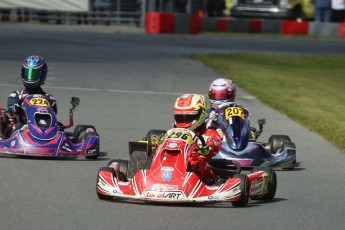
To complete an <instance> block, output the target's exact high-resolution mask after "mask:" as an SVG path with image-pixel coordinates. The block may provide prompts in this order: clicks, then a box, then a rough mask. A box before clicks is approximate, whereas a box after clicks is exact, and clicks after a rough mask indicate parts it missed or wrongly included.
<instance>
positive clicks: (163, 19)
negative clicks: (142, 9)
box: [145, 12, 175, 34]
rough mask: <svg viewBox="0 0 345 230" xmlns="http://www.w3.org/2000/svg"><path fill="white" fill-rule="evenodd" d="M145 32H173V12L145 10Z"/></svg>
mask: <svg viewBox="0 0 345 230" xmlns="http://www.w3.org/2000/svg"><path fill="white" fill-rule="evenodd" d="M145 32H146V33H153V34H158V33H174V32H175V14H172V13H159V12H147V13H146V14H145Z"/></svg>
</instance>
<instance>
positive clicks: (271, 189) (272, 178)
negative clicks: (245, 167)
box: [252, 167, 277, 201]
mask: <svg viewBox="0 0 345 230" xmlns="http://www.w3.org/2000/svg"><path fill="white" fill-rule="evenodd" d="M258 171H264V172H265V173H267V174H268V182H267V193H266V194H265V195H263V196H261V197H255V198H254V199H253V200H266V201H270V200H273V198H274V196H275V195H276V191H277V174H276V172H275V171H274V170H273V169H272V168H268V167H255V168H253V170H252V172H258Z"/></svg>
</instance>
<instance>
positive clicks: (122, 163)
mask: <svg viewBox="0 0 345 230" xmlns="http://www.w3.org/2000/svg"><path fill="white" fill-rule="evenodd" d="M113 163H119V170H118V173H117V172H116V170H115V169H114V168H113V167H111V164H113ZM107 166H108V168H111V169H113V170H114V175H115V177H116V178H117V179H119V180H121V181H128V179H127V178H128V161H127V160H121V159H116V160H110V161H109V163H108V165H107Z"/></svg>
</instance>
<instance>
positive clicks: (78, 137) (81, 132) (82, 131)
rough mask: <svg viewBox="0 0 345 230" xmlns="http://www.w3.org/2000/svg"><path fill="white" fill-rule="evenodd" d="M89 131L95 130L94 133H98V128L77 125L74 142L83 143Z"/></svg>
mask: <svg viewBox="0 0 345 230" xmlns="http://www.w3.org/2000/svg"><path fill="white" fill-rule="evenodd" d="M87 129H93V130H94V131H93V132H96V128H95V127H94V126H93V125H77V126H76V127H75V129H74V134H73V142H75V143H80V142H82V140H83V139H84V138H85V135H86V130H87Z"/></svg>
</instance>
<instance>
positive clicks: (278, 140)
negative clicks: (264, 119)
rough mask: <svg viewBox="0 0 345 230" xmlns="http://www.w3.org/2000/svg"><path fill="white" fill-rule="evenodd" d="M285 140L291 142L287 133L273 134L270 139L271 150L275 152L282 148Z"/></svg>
mask: <svg viewBox="0 0 345 230" xmlns="http://www.w3.org/2000/svg"><path fill="white" fill-rule="evenodd" d="M284 142H291V139H290V137H289V136H287V135H272V136H270V138H269V139H268V145H269V147H270V152H271V153H273V154H275V153H278V152H279V151H281V150H282V146H283V143H284Z"/></svg>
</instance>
